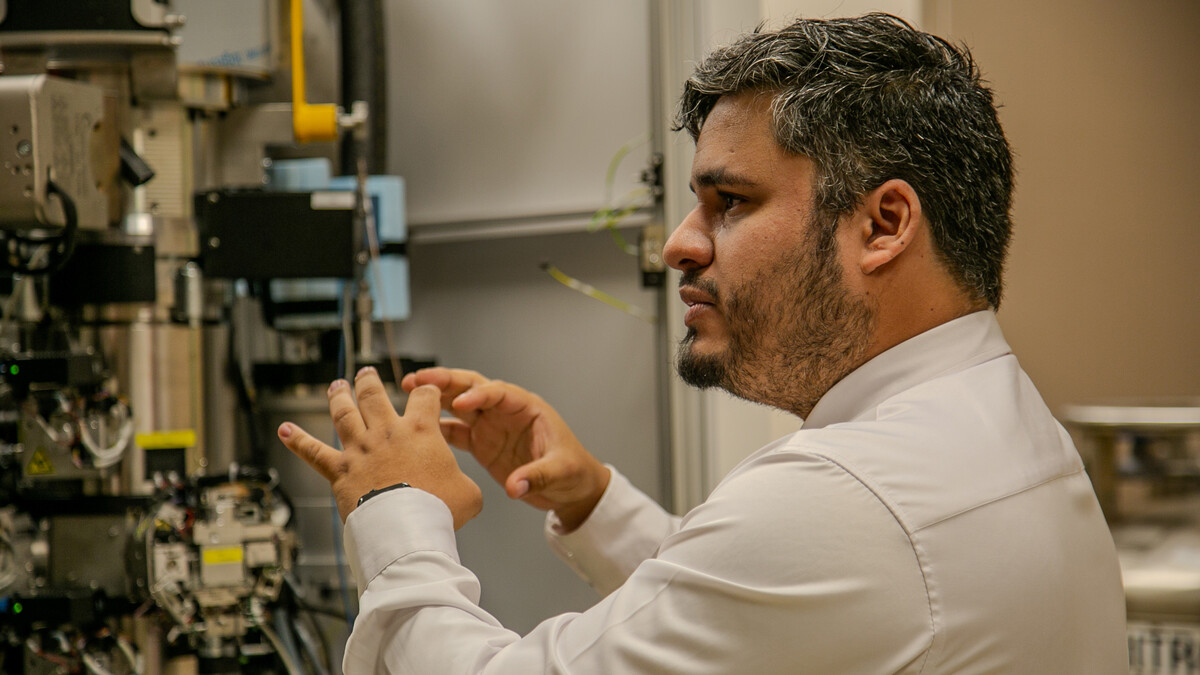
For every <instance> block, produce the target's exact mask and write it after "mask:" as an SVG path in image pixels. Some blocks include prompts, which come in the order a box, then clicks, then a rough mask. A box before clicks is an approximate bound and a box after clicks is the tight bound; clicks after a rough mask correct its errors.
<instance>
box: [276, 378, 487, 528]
mask: <svg viewBox="0 0 1200 675" xmlns="http://www.w3.org/2000/svg"><path fill="white" fill-rule="evenodd" d="M354 384H355V387H354V388H355V391H356V393H357V401H356V400H355V394H354V393H351V390H350V384H349V383H348V382H346V381H345V380H335V381H334V382H333V384H331V385H330V386H329V414H330V416H331V417H333V426H334V430H335V431H336V432H337V435H338V438H340V439H341V441H342V447H343V448H344V450H343V451H342V452H338V451H337V450H335V449H334V448H332V447H330V446H328V445H326V444H325V443H322V442H321V441H319V440H317V439H316V438H314V437H313V436H312V435H310V434H309V433H307V432H305V431H304V430H303V429H301V428H300V427H298V426H296V425H295V424H293V423H291V422H284V423H283V424H281V425H280V426H279V432H278V433H279V439H280V440H281V441H283V444H284V445H286V446H287V448H288V449H289V450H291V451H292V452H294V453H296V455H297V456H299V457H300V458H301V459H303V460H304V461H305V462H307V463H308V465H309V466H311V467H312V468H314V469H316V470H317V472H318V473H320V474H321V475H322V476H324V477H325V479H326V480H328V481H329V483H330V485H331V486H332V487H333V494H334V497H335V499H336V500H337V506H338V512H339V513H340V514H341V517H342V520H343V521H345V520H346V517H347V516H349V515H350V512H351V511H353V510H354V508H355V506H356V505H357V504H358V500H359V498H360V497H362V496H363V495H365V494H367V493H368V492H370V491H371V490H378V489H380V488H384V487H388V486H389V485H395V484H396V483H408V484H409V485H411V486H413V487H415V488H420V489H421V490H424V491H426V492H429V493H431V494H433V495H434V496H436V497H438V498H439V499H441V500H442V501H443V502H445V503H446V506H448V507H449V508H450V513H451V514H452V515H453V516H454V529H456V530H457V529H458V528H460V527H462V526H463V525H464V524H466V522H467V521H468V520H470V519H472V518H474V517H475V516H476V515H477V514H478V513H479V511H480V509H481V508H482V507H483V495H482V493H481V492H480V491H479V486H478V485H476V484H475V482H474V481H472V480H471V479H470V478H468V477H467V475H466V474H464V473H463V472H462V470H461V469H459V467H458V462H457V461H456V460H455V459H454V451H452V450H451V449H450V446H448V445H447V444H446V441H445V439H444V438H443V437H442V432H441V430H440V427H439V423H438V419H439V417H440V415H441V392H440V391H439V390H438V388H437V387H434V386H429V385H426V386H421V387H417V388H416V389H414V390H412V392H410V393H409V395H408V405H407V406H406V407H405V409H404V415H403V416H401V415H398V414H397V413H396V409H395V408H393V407H392V403H391V401H390V400H388V395H387V390H386V389H384V386H383V382H382V381H381V380H380V379H379V374H378V373H376V372H375V369H374V368H364V369H362V370H360V371H359V372H358V375H357V376H356V377H355V378H354Z"/></svg>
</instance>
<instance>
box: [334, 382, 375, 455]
mask: <svg viewBox="0 0 1200 675" xmlns="http://www.w3.org/2000/svg"><path fill="white" fill-rule="evenodd" d="M328 394H329V416H330V417H331V418H333V429H334V431H336V432H337V435H338V438H340V439H342V443H343V444H345V443H346V441H348V440H349V439H351V438H355V437H357V436H359V435H361V434H362V432H363V431H364V430H365V429H366V428H367V427H366V424H365V423H364V422H363V418H362V414H361V413H359V411H358V403H357V402H355V400H354V394H352V393H350V383H348V382H346V381H345V380H341V379H339V380H334V381H333V383H332V384H330V385H329V392H328Z"/></svg>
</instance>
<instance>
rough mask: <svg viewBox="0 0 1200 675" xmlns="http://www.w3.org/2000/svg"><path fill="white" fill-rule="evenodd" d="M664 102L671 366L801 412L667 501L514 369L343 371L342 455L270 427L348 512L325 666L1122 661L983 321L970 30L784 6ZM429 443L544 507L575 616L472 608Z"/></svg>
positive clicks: (977, 127)
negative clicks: (757, 446)
mask: <svg viewBox="0 0 1200 675" xmlns="http://www.w3.org/2000/svg"><path fill="white" fill-rule="evenodd" d="M678 122H679V126H680V128H683V129H687V130H688V131H689V132H690V133H691V134H692V136H693V137H694V139H695V141H696V154H695V159H694V162H693V165H692V175H691V181H690V183H691V188H692V190H693V191H694V192H695V194H696V200H697V204H696V207H695V209H694V210H693V211H692V212H691V213H690V214H689V215H688V216H687V218H686V219H685V220H684V222H683V223H681V224H680V225H679V227H678V228H677V229H676V230H675V232H674V233H673V234H672V236H671V238H670V240H669V241H668V242H667V245H666V248H665V251H664V255H665V258H666V259H667V261H668V262H669V264H670V265H671V266H672V267H675V268H676V269H679V270H680V271H682V273H683V276H682V280H681V284H680V297H681V299H682V300H683V301H684V302H685V303H687V305H688V310H687V313H686V315H685V319H684V321H685V323H686V324H687V326H688V334H687V337H686V338H685V340H684V342H683V344H682V345H681V346H680V353H679V358H678V369H679V372H680V375H681V377H683V378H684V379H685V380H686V381H688V382H689V383H691V384H694V385H696V386H699V387H721V388H723V389H726V390H728V391H729V392H731V393H733V394H735V395H737V396H740V397H743V398H746V399H749V400H752V401H757V402H760V403H764V404H767V405H771V406H775V407H778V408H781V409H783V410H787V411H789V412H792V413H794V414H796V415H798V416H799V417H801V418H803V419H804V425H803V428H802V429H801V430H800V431H799V432H797V433H795V434H793V435H791V436H788V437H786V438H783V439H780V440H779V441H776V442H775V443H773V444H771V445H769V446H767V447H765V448H763V449H762V450H760V451H758V452H757V453H755V454H754V455H752V456H751V457H749V458H748V459H747V460H745V461H744V462H743V463H742V464H741V465H739V466H738V467H737V468H735V469H734V470H733V471H732V472H731V473H730V474H729V475H728V476H727V477H726V478H725V479H724V480H723V481H722V482H721V484H720V485H718V486H717V488H716V489H715V490H714V491H713V492H712V494H711V495H710V496H709V498H708V500H706V501H705V502H704V503H703V504H701V505H700V506H698V507H696V508H695V509H693V510H692V511H691V512H689V513H688V514H687V515H685V516H684V517H682V518H678V517H674V516H671V515H669V514H667V513H665V512H664V511H663V510H662V509H661V508H660V507H658V505H657V504H655V503H654V502H653V501H652V500H650V499H649V498H648V497H646V496H645V495H643V494H641V493H639V492H638V491H637V490H635V489H634V488H633V487H632V486H631V485H630V483H629V482H628V481H627V480H626V479H625V478H623V477H622V476H621V475H620V474H619V473H617V472H616V471H615V469H613V468H612V467H607V466H604V465H602V464H601V463H600V462H599V461H597V460H596V459H595V458H594V457H593V456H592V455H590V454H588V453H587V451H586V450H584V449H583V448H582V447H581V446H580V444H579V442H578V441H577V440H576V439H575V437H574V436H573V435H572V434H571V432H570V430H569V429H568V428H567V427H566V425H565V424H564V423H563V421H562V419H561V418H560V417H559V416H558V415H557V413H555V411H554V410H553V408H551V407H550V406H549V405H547V404H546V402H545V401H543V400H542V399H541V398H539V397H537V396H536V395H534V394H532V393H529V392H527V391H525V390H523V389H521V388H519V387H516V386H514V385H511V384H507V383H503V382H499V381H494V380H488V379H487V378H485V377H483V376H482V375H480V374H478V373H473V372H468V371H460V370H449V369H442V368H436V369H430V370H425V371H420V372H418V373H415V374H412V375H409V376H408V377H406V378H405V380H404V382H403V387H404V389H405V390H406V391H408V392H410V396H409V402H408V405H407V408H406V411H405V414H404V415H403V416H399V415H397V414H396V413H395V411H394V410H392V408H391V406H390V405H389V403H388V402H387V397H386V395H385V393H384V390H383V387H382V385H381V383H380V381H379V378H378V376H377V375H376V374H375V373H374V372H373V371H370V370H367V371H364V372H361V373H359V374H358V376H357V378H356V383H355V384H356V386H355V389H356V394H357V402H356V400H355V395H354V394H352V393H351V389H350V386H349V384H348V383H347V382H344V381H338V382H335V383H334V384H333V385H332V386H331V387H330V410H331V412H332V414H333V417H334V421H335V425H336V428H337V431H338V435H339V436H340V437H341V439H342V441H343V442H344V444H345V447H346V450H345V452H344V453H338V452H336V451H335V450H333V449H332V448H330V447H329V446H326V445H324V444H323V443H320V442H319V441H317V440H315V439H313V438H312V437H311V436H309V435H308V434H306V433H305V432H303V431H302V430H300V429H299V428H297V427H295V426H294V425H292V424H286V423H285V424H284V425H283V426H281V427H280V431H279V435H280V437H281V438H282V439H283V441H284V443H285V444H286V445H287V446H288V447H289V448H291V449H292V450H293V451H294V452H296V453H297V454H298V455H299V456H301V457H302V458H304V459H305V460H306V461H308V462H309V463H310V464H311V465H312V466H313V467H314V468H316V469H317V470H318V471H320V472H321V473H322V474H323V475H325V477H326V478H328V479H329V480H330V482H331V483H332V485H333V490H334V493H335V495H336V498H337V502H338V506H339V510H340V512H341V514H342V516H343V518H346V517H347V516H350V517H349V518H348V519H347V520H346V548H347V551H348V553H349V555H350V558H351V561H352V566H353V569H354V570H355V576H356V578H357V579H358V583H359V591H360V594H361V598H360V601H361V610H362V614H361V615H360V616H359V620H358V622H357V624H356V625H355V628H354V633H353V635H352V636H351V639H350V641H349V643H348V645H347V654H346V661H345V665H346V671H347V672H348V673H353V674H355V675H357V674H358V673H376V672H413V673H436V672H464V673H466V672H471V673H474V672H487V673H534V672H547V673H549V672H554V673H567V672H572V673H663V672H678V673H797V672H812V673H870V674H875V673H1060V674H1061V673H1081V674H1082V673H1086V674H1089V675H1094V674H1101V673H1114V674H1115V673H1122V672H1127V662H1126V656H1125V646H1124V601H1123V594H1122V589H1121V581H1120V576H1119V569H1118V566H1117V561H1116V555H1115V551H1114V549H1113V544H1112V540H1111V538H1110V537H1109V534H1108V530H1107V528H1106V526H1105V523H1104V519H1103V516H1102V514H1101V512H1100V509H1099V507H1098V505H1097V503H1096V499H1095V496H1094V494H1093V493H1092V489H1091V485H1090V483H1089V481H1088V478H1087V476H1086V474H1085V473H1084V472H1083V467H1082V464H1081V462H1080V459H1079V456H1078V454H1077V453H1076V451H1075V449H1074V448H1073V446H1072V445H1071V441H1070V439H1069V437H1068V436H1067V435H1066V433H1065V432H1064V431H1063V430H1062V428H1061V427H1060V426H1059V425H1058V424H1057V423H1056V422H1055V421H1054V419H1053V417H1052V416H1051V414H1050V413H1049V411H1048V410H1047V409H1046V406H1045V404H1044V403H1043V402H1042V400H1041V398H1040V396H1039V395H1038V393H1037V391H1036V390H1035V389H1034V387H1033V385H1032V384H1031V383H1030V381H1029V379H1028V378H1027V377H1026V376H1025V374H1024V373H1023V372H1022V370H1021V368H1020V366H1019V365H1018V363H1017V361H1016V358H1015V357H1014V356H1013V355H1012V354H1011V352H1010V350H1009V348H1008V345H1007V344H1006V343H1005V341H1004V338H1003V336H1002V335H1001V332H1000V329H999V326H998V324H997V322H996V318H995V314H994V310H995V308H996V307H997V306H998V305H999V302H1000V290H1001V280H1000V273H1001V269H1002V266H1003V259H1004V254H1005V249H1006V247H1007V243H1008V239H1009V232H1010V223H1009V216H1008V212H1009V201H1010V192H1011V184H1012V175H1011V174H1012V169H1011V160H1010V152H1009V149H1008V145H1007V142H1006V141H1005V139H1004V135H1003V132H1002V131H1001V129H1000V125H999V123H998V121H997V119H996V113H995V108H994V105H993V103H992V94H991V92H990V91H989V90H988V89H987V88H986V87H984V86H983V85H982V84H981V83H980V79H979V73H978V70H977V69H976V68H975V66H974V64H973V63H972V61H971V59H970V56H969V55H968V54H967V52H966V51H965V49H959V48H955V47H953V46H952V45H950V44H948V43H946V42H945V41H943V40H941V39H939V38H936V37H933V36H930V35H927V34H924V33H921V32H918V31H916V30H914V29H912V28H911V27H910V26H908V25H907V24H905V23H903V22H902V21H900V20H898V19H895V18H894V17H888V16H884V15H870V16H867V17H863V18H861V19H847V20H832V21H799V22H796V23H795V24H793V25H792V26H789V27H788V28H785V29H783V30H781V31H779V32H777V33H756V34H753V35H749V36H746V37H744V38H742V39H741V40H740V41H738V42H737V43H735V44H734V45H732V46H730V47H727V48H724V49H721V50H718V51H717V52H716V53H714V54H713V55H711V56H710V57H709V58H708V59H707V60H705V62H704V63H702V64H701V65H700V66H699V68H698V69H697V72H696V74H695V75H694V76H693V77H692V78H691V79H690V80H689V81H688V83H687V85H686V88H685V93H684V95H683V100H682V103H681V106H680V113H679V118H678ZM440 408H444V409H446V410H449V411H450V412H451V413H453V415H454V416H455V417H456V419H453V420H443V421H441V422H439V419H438V416H439V409H440ZM439 428H440V433H439ZM447 441H448V442H449V444H451V445H455V446H458V447H461V448H464V449H467V450H469V451H470V452H471V453H472V454H473V455H474V457H475V458H476V459H477V460H478V461H479V462H481V463H482V464H483V465H484V466H485V467H486V468H487V469H488V471H489V473H490V474H491V475H492V477H493V478H495V479H496V480H497V481H498V482H500V483H501V484H502V485H504V487H505V489H506V491H507V493H508V495H509V496H510V497H513V498H518V499H523V500H524V501H526V502H528V503H529V504H531V505H533V506H535V507H537V508H540V509H546V510H548V511H549V514H548V517H547V536H548V538H549V540H550V542H551V545H552V546H553V547H554V548H555V549H556V551H558V552H559V553H560V554H561V555H562V557H563V558H564V560H566V562H567V563H568V564H569V565H571V566H572V567H573V568H574V569H575V570H576V571H577V572H578V573H579V574H580V575H581V576H583V577H584V578H585V579H586V580H588V581H589V582H590V583H591V584H592V585H593V586H594V587H595V588H596V589H597V590H598V591H599V592H600V593H601V594H603V595H604V596H605V597H604V598H603V599H602V600H601V601H600V602H599V603H598V604H597V605H596V606H594V607H592V608H591V609H589V610H588V611H586V612H583V613H581V614H570V615H563V616H559V617H554V618H551V619H548V620H547V621H545V622H543V623H542V624H540V625H539V626H538V627H537V628H535V629H534V630H533V631H532V632H531V633H530V634H529V635H526V636H524V637H521V636H518V635H516V634H515V633H512V632H511V631H508V630H506V629H504V628H503V627H502V626H500V625H499V624H498V623H497V622H496V621H495V620H494V619H493V618H492V617H491V616H489V615H488V614H487V613H486V612H484V611H483V610H481V609H480V608H479V607H478V605H477V600H478V597H479V589H478V583H477V581H476V579H475V577H474V576H473V575H472V574H471V573H470V572H469V571H468V570H466V569H465V568H463V567H461V566H460V565H459V564H458V558H457V552H456V548H455V542H454V534H453V529H452V528H455V527H458V526H460V525H461V524H462V523H464V522H466V521H467V520H469V519H470V518H471V517H472V516H474V515H475V513H476V512H477V511H478V510H479V508H480V496H479V489H478V487H477V486H476V485H475V484H474V483H472V482H471V481H470V479H468V478H467V477H466V476H465V475H463V474H462V472H461V471H459V469H458V466H457V464H456V463H455V460H454V458H453V456H452V454H451V451H450V450H449V448H447V443H446V442H447ZM401 481H403V483H402V482H401ZM408 485H411V486H412V487H411V488H409V489H399V488H401V487H408ZM367 500H369V501H367Z"/></svg>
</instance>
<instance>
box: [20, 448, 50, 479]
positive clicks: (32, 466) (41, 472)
mask: <svg viewBox="0 0 1200 675" xmlns="http://www.w3.org/2000/svg"><path fill="white" fill-rule="evenodd" d="M52 473H54V465H53V464H51V463H50V458H49V457H47V456H46V449H45V448H38V449H37V450H34V451H33V457H30V458H29V463H28V464H26V465H25V475H26V476H48V475H50V474H52Z"/></svg>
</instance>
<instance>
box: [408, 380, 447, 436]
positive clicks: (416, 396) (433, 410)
mask: <svg viewBox="0 0 1200 675" xmlns="http://www.w3.org/2000/svg"><path fill="white" fill-rule="evenodd" d="M441 395H442V392H441V391H439V390H438V388H437V387H435V386H433V385H429V384H423V385H421V386H419V387H417V388H416V389H413V390H412V391H411V392H409V394H408V403H407V404H406V405H405V406H404V419H406V420H409V421H412V422H416V423H418V424H423V425H427V426H429V427H432V426H433V425H434V424H437V421H438V419H439V418H440V417H441V414H442V410H441V405H440V403H439V401H440V399H441Z"/></svg>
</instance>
